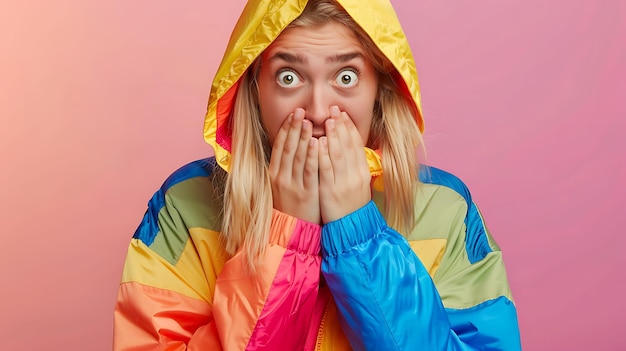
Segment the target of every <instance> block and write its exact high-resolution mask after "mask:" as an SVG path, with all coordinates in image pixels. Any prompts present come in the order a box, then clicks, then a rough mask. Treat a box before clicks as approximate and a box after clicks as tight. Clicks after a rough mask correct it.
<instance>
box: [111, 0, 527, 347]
mask: <svg viewBox="0 0 626 351" xmlns="http://www.w3.org/2000/svg"><path fill="white" fill-rule="evenodd" d="M338 2H339V3H340V4H341V5H342V6H343V7H344V8H345V9H346V10H347V11H348V13H349V14H350V15H351V16H352V17H353V18H354V19H355V21H357V23H359V24H360V25H361V26H362V27H363V28H364V30H365V31H366V32H367V33H368V34H369V35H370V36H371V37H372V38H373V39H374V41H375V42H376V44H377V45H378V46H379V48H380V49H381V51H382V52H383V53H385V55H387V57H388V58H389V59H390V60H391V61H392V62H393V64H394V65H395V67H396V69H397V71H398V77H401V79H400V80H399V81H398V83H399V84H400V85H401V86H404V88H405V89H406V92H407V93H408V94H410V96H412V97H413V100H414V102H415V109H416V114H415V115H416V119H417V122H418V125H419V127H420V129H422V128H423V121H422V117H421V107H420V97H419V85H418V82H417V75H416V72H415V65H414V62H413V57H412V54H411V51H410V48H409V46H408V43H407V41H406V39H405V37H404V34H403V33H402V29H401V28H400V25H399V23H398V21H397V18H396V15H395V13H394V11H393V8H392V7H391V5H390V3H389V2H388V1H385V0H370V1H367V2H363V1H361V0H339V1H338ZM365 4H367V6H365ZM305 5H306V1H304V0H286V1H285V0H283V1H279V0H276V1H270V0H263V1H261V0H260V1H250V2H249V3H248V5H247V6H246V8H245V9H244V12H243V14H242V16H241V18H240V20H239V22H238V23H237V26H236V28H235V31H234V32H233V35H232V37H231V40H230V42H229V44H228V48H227V50H226V54H225V57H224V59H223V61H222V64H221V65H220V68H219V70H218V72H217V74H216V77H215V80H214V83H213V85H212V88H211V95H210V98H209V106H208V112H207V116H206V120H205V126H204V136H205V139H206V141H207V142H208V143H209V144H210V145H212V146H213V148H214V150H215V153H216V157H213V158H208V159H203V160H198V161H195V162H192V163H190V164H188V165H186V166H184V167H182V168H181V169H179V170H177V171H176V172H174V173H173V174H172V175H171V176H170V177H169V178H168V179H167V180H166V181H165V182H164V184H163V185H162V187H161V188H160V189H159V190H158V191H157V192H156V193H155V194H154V196H153V197H152V199H151V200H150V201H149V203H148V209H147V211H146V213H145V215H144V218H143V220H142V222H141V224H140V225H139V227H138V229H137V230H136V232H135V234H134V236H133V238H132V240H131V242H130V245H129V248H128V254H127V258H126V262H125V265H124V271H123V274H122V280H121V284H120V287H119V292H118V296H117V302H116V305H115V324H114V347H113V349H114V350H117V351H121V350H251V351H252V350H253V351H260V350H307V351H310V350H475V349H481V350H518V349H520V339H519V330H518V323H517V314H516V308H515V305H514V303H513V300H512V296H511V292H510V289H509V286H508V283H507V277H506V271H505V268H504V264H503V260H502V253H501V252H500V249H499V247H498V246H497V244H496V243H495V241H494V240H493V238H492V236H491V235H490V233H489V232H488V230H487V228H486V226H485V224H484V221H483V219H482V216H481V214H480V212H479V210H478V208H477V207H476V205H475V204H474V202H473V200H472V197H471V195H470V193H469V191H468V190H467V188H466V187H465V185H464V184H463V183H462V181H461V180H459V179H458V178H456V177H455V176H453V175H451V174H449V173H446V172H444V171H441V170H438V169H435V168H429V169H426V168H424V169H422V170H420V181H421V184H420V187H419V190H418V192H417V193H416V210H415V211H416V212H415V214H416V216H415V217H416V226H415V228H414V229H413V231H412V232H411V233H410V234H409V235H408V236H407V237H406V238H404V237H402V236H401V235H399V234H398V233H397V232H395V231H394V230H393V229H391V228H389V227H388V226H387V224H386V221H385V219H384V218H383V217H382V215H381V209H382V206H383V201H382V199H383V193H382V192H374V196H373V199H372V201H371V202H370V203H368V204H367V205H365V206H364V207H363V208H361V209H359V210H357V211H356V212H354V213H352V214H349V215H347V216H346V217H344V218H341V219H339V220H337V221H334V222H331V223H328V224H326V225H324V226H323V227H322V226H319V225H316V224H312V223H309V222H305V221H302V220H299V219H297V218H294V217H291V216H289V215H287V214H284V213H281V212H279V211H276V210H274V212H273V214H272V222H271V228H270V230H271V233H270V241H269V243H268V245H267V248H266V255H265V256H264V257H263V264H262V265H261V268H260V269H259V271H258V272H257V273H256V275H253V276H252V275H250V274H249V273H247V270H246V265H247V263H246V261H245V260H244V259H243V258H242V257H241V255H239V254H237V255H235V256H234V257H232V258H228V257H227V255H226V254H225V253H224V251H223V249H222V243H221V242H220V233H219V231H220V213H221V209H222V202H221V201H222V199H223V194H220V193H218V192H217V189H216V188H214V187H213V181H212V176H213V174H214V171H215V169H216V167H222V168H224V169H226V170H228V169H229V166H230V131H229V130H228V126H229V121H228V118H229V116H230V111H231V109H232V103H233V98H234V93H235V91H236V88H237V82H238V80H239V79H240V77H241V76H242V74H243V73H244V72H245V70H246V69H247V67H249V65H250V64H251V63H252V62H253V61H254V59H255V58H256V57H258V55H260V53H261V52H262V51H263V50H264V49H265V48H266V47H267V46H268V45H269V44H270V43H271V42H272V41H273V40H274V39H275V38H276V37H277V36H278V35H279V34H280V32H281V31H282V30H283V29H284V28H285V27H286V26H287V25H288V24H289V23H290V22H291V21H292V20H293V19H295V18H296V17H297V16H298V15H299V14H300V13H301V12H302V10H303V9H304V7H305ZM366 151H367V155H368V161H369V164H370V170H371V171H372V174H373V175H378V174H380V172H381V169H380V159H379V157H378V155H377V154H376V152H375V151H373V150H369V149H366Z"/></svg>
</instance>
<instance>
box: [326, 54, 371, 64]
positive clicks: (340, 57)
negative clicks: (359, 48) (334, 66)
mask: <svg viewBox="0 0 626 351" xmlns="http://www.w3.org/2000/svg"><path fill="white" fill-rule="evenodd" d="M362 57H363V55H362V54H361V53H360V52H350V53H347V54H337V55H332V56H329V57H327V58H326V62H328V63H344V62H348V61H350V60H352V59H355V58H362Z"/></svg>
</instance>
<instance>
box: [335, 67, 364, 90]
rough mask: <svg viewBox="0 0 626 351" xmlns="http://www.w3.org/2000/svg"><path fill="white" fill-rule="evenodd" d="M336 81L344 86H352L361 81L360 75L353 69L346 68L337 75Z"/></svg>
mask: <svg viewBox="0 0 626 351" xmlns="http://www.w3.org/2000/svg"><path fill="white" fill-rule="evenodd" d="M336 82H337V84H339V86H341V87H342V88H350V87H353V86H355V85H356V84H357V83H358V82H359V75H358V74H357V72H355V71H354V70H353V69H344V70H343V71H341V72H339V74H338V75H337V78H336Z"/></svg>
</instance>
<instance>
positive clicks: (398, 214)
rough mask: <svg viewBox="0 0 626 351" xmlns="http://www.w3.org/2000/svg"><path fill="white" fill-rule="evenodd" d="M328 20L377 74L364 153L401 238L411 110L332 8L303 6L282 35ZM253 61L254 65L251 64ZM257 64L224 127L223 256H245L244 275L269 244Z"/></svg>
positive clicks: (408, 219)
mask: <svg viewBox="0 0 626 351" xmlns="http://www.w3.org/2000/svg"><path fill="white" fill-rule="evenodd" d="M329 20H334V21H337V22H339V23H342V24H344V25H346V26H347V27H348V28H350V29H352V30H353V31H354V32H355V33H356V35H357V37H358V38H359V40H360V41H361V43H362V45H363V46H364V48H365V51H366V52H367V53H368V55H369V56H370V57H368V59H370V60H371V61H372V63H373V64H374V67H375V68H376V69H377V71H378V72H379V88H378V90H379V91H378V99H377V101H376V104H375V108H374V111H373V113H374V118H373V122H372V127H371V133H370V140H369V141H368V146H369V147H371V148H380V149H381V150H382V168H383V184H384V188H385V192H384V199H385V200H384V209H383V215H384V216H385V218H386V219H387V222H388V224H389V226H391V227H392V228H394V229H396V230H397V231H398V232H400V233H402V234H403V235H408V234H409V232H410V231H411V229H412V228H413V226H414V220H415V209H414V203H415V190H416V188H417V185H418V161H417V148H418V147H419V146H420V145H422V135H421V132H420V131H419V128H418V126H417V122H416V121H415V117H416V116H414V115H413V113H414V111H416V109H415V103H414V102H413V100H412V99H411V97H410V96H407V95H406V93H405V90H404V89H403V88H402V87H404V83H403V82H401V78H399V76H395V75H397V72H396V71H395V68H394V67H393V66H392V64H391V62H390V61H389V60H388V59H387V58H386V57H385V56H384V55H383V54H382V52H380V50H379V49H378V48H377V46H376V44H375V43H374V42H373V41H372V40H371V39H370V37H369V36H368V35H367V34H366V33H365V32H364V31H363V29H361V27H360V26H359V25H358V24H356V23H355V22H354V20H353V19H352V18H351V17H350V16H349V15H348V14H347V13H346V12H345V10H343V8H341V7H340V6H339V5H338V4H337V3H336V2H335V1H332V0H319V1H313V0H312V1H309V3H308V4H307V5H306V7H305V9H304V11H303V13H302V14H301V15H300V16H299V17H298V18H297V19H296V20H294V21H293V22H292V23H291V24H290V25H289V27H307V26H315V25H320V24H324V23H327V21H329ZM257 61H258V60H257ZM257 66H258V62H257V63H255V64H253V65H251V68H249V69H248V72H247V74H244V76H243V77H242V79H241V81H240V83H239V87H238V91H237V97H236V101H235V106H234V109H233V111H232V118H231V119H230V120H231V121H232V123H233V125H232V129H231V130H232V131H233V132H232V133H233V134H232V149H231V162H232V163H231V168H230V169H231V170H230V173H229V174H228V175H224V176H225V179H226V180H225V184H224V213H223V222H222V235H223V238H224V240H225V248H226V252H227V253H228V254H230V255H234V254H235V252H237V251H238V250H240V249H243V250H244V253H245V255H246V256H247V260H248V263H249V266H250V268H251V269H252V270H253V271H254V267H255V266H256V265H257V264H258V263H259V262H260V258H261V257H262V256H263V254H264V249H265V247H266V245H267V244H268V241H269V232H270V223H271V220H272V209H273V202H272V190H271V185H270V179H269V172H268V165H269V150H270V148H271V146H270V145H269V142H268V139H267V135H266V133H265V130H264V128H263V126H262V124H261V122H260V113H259V111H258V108H257V104H256V100H257V96H258V89H257V86H256V80H255V74H256V68H255V67H257Z"/></svg>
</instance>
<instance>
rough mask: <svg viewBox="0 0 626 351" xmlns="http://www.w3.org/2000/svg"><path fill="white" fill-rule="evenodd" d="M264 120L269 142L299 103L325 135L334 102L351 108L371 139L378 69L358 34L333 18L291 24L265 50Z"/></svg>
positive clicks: (317, 133)
mask: <svg viewBox="0 0 626 351" xmlns="http://www.w3.org/2000/svg"><path fill="white" fill-rule="evenodd" d="M257 80H258V84H259V101H258V102H259V108H260V112H261V122H262V123H263V125H264V127H265V129H266V130H267V133H268V137H269V139H270V142H273V141H274V137H275V136H276V133H277V132H278V130H279V128H280V125H281V124H282V123H283V121H284V120H285V118H287V116H288V115H289V114H290V113H292V112H294V111H295V109H296V108H302V109H304V111H305V117H304V118H305V119H308V120H309V121H311V122H312V124H313V137H315V138H319V137H321V136H324V135H326V132H325V130H324V121H325V120H326V119H327V118H329V115H330V112H329V110H330V107H331V106H338V107H339V109H340V110H341V111H344V112H347V114H348V115H349V116H350V118H351V119H352V121H353V123H354V124H355V126H356V128H357V130H358V131H359V134H360V135H361V138H362V139H363V143H364V144H367V141H368V138H369V134H370V126H371V124H372V115H373V110H374V102H375V100H376V94H377V91H378V75H377V72H376V70H375V69H374V66H373V65H372V63H371V62H370V61H369V60H368V59H367V58H366V55H365V52H364V49H363V47H362V45H361V43H360V42H359V40H358V39H357V37H356V35H355V34H354V33H353V32H352V31H351V30H350V29H348V28H347V27H345V26H344V25H342V24H340V23H337V22H334V21H330V22H329V23H327V24H324V25H322V26H316V27H313V26H311V27H307V28H302V27H295V28H289V29H286V30H285V31H284V32H283V33H282V34H281V35H280V36H279V37H278V38H277V39H276V40H275V41H274V42H273V43H272V44H271V45H270V46H269V47H268V48H267V49H266V50H265V52H264V53H263V55H262V57H261V67H260V70H259V74H258V77H257Z"/></svg>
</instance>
